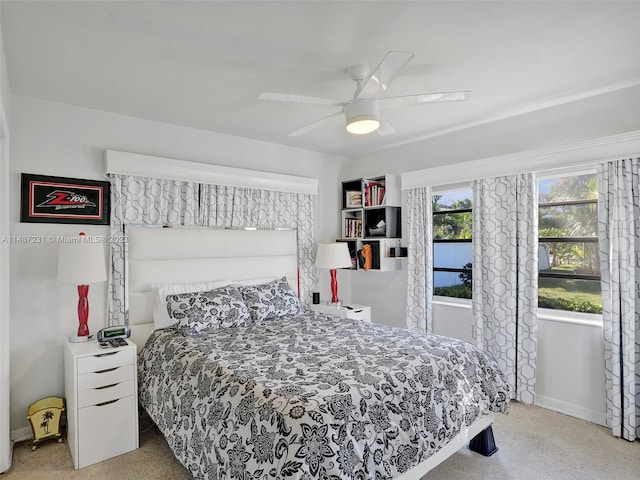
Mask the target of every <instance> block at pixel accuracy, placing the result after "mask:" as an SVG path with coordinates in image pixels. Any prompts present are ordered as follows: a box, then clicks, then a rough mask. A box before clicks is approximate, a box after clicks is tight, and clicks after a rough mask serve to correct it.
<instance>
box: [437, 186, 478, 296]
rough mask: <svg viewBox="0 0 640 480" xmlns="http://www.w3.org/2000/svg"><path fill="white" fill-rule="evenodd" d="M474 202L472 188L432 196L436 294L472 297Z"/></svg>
mask: <svg viewBox="0 0 640 480" xmlns="http://www.w3.org/2000/svg"><path fill="white" fill-rule="evenodd" d="M472 205H473V201H472V193H471V190H470V189H466V190H460V191H452V192H446V193H442V194H438V195H433V197H432V208H433V259H434V268H433V285H434V290H433V293H434V295H439V296H444V297H457V298H471V274H472V270H471V261H472V258H473V250H472V245H471V232H472Z"/></svg>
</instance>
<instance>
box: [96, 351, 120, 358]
mask: <svg viewBox="0 0 640 480" xmlns="http://www.w3.org/2000/svg"><path fill="white" fill-rule="evenodd" d="M116 353H118V352H107V353H99V354H98V355H94V357H97V358H101V357H110V356H111V355H115V354H116Z"/></svg>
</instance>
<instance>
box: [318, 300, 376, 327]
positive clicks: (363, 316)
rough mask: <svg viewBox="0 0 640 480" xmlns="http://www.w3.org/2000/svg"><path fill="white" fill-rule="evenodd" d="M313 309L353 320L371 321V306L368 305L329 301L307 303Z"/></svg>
mask: <svg viewBox="0 0 640 480" xmlns="http://www.w3.org/2000/svg"><path fill="white" fill-rule="evenodd" d="M309 308H310V309H311V310H313V311H316V312H320V313H329V314H331V315H337V316H339V317H345V318H350V319H353V320H362V321H363V322H369V323H371V307H370V306H368V305H356V304H354V303H351V304H348V305H347V304H345V305H334V304H331V303H318V304H315V305H309Z"/></svg>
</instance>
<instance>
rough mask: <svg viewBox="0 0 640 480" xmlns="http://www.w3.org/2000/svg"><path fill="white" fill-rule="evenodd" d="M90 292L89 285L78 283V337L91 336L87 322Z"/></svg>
mask: <svg viewBox="0 0 640 480" xmlns="http://www.w3.org/2000/svg"><path fill="white" fill-rule="evenodd" d="M88 294H89V285H78V321H79V322H80V325H79V326H78V337H88V336H89V325H88V324H87V321H88V320H89V299H88V298H87V295H88Z"/></svg>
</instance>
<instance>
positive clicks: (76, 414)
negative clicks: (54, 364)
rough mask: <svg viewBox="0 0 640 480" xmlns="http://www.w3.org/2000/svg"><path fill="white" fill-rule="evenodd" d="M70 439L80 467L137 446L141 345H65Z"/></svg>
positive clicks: (75, 459) (75, 461) (70, 446)
mask: <svg viewBox="0 0 640 480" xmlns="http://www.w3.org/2000/svg"><path fill="white" fill-rule="evenodd" d="M64 374H65V380H64V384H65V396H66V400H67V441H68V443H69V449H70V450H71V458H72V459H73V465H74V467H75V468H83V467H86V466H88V465H92V464H94V463H97V462H101V461H103V460H106V459H108V458H111V457H115V456H117V455H121V454H123V453H126V452H130V451H131V450H135V449H136V448H138V402H137V392H138V385H137V371H136V346H135V344H133V343H132V342H127V346H124V347H118V348H113V347H109V348H104V349H103V348H100V346H99V344H98V342H96V341H95V340H94V341H88V342H85V343H69V342H67V344H66V345H65V349H64Z"/></svg>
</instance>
